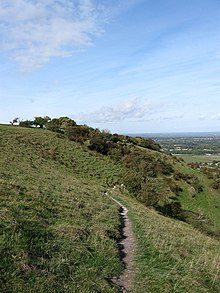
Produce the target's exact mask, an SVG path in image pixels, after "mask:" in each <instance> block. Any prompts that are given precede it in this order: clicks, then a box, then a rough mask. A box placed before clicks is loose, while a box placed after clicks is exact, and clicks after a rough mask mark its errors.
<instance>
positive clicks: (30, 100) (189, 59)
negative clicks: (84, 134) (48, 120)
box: [0, 0, 220, 133]
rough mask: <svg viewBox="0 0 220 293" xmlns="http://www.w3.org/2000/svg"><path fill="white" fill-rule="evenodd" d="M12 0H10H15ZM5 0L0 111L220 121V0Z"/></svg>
mask: <svg viewBox="0 0 220 293" xmlns="http://www.w3.org/2000/svg"><path fill="white" fill-rule="evenodd" d="M6 2H7V3H6ZM6 2H5V1H3V2H0V33H1V35H2V38H1V40H0V78H1V79H0V80H1V81H0V105H1V107H0V120H1V121H2V122H3V123H9V121H10V120H12V119H13V118H15V117H20V118H21V119H22V120H26V119H32V118H33V117H34V116H47V115H48V116H50V117H59V116H68V117H71V118H72V119H74V120H75V121H76V122H77V124H88V125H91V126H92V127H94V128H99V129H109V130H110V131H111V132H112V133H113V132H117V133H125V132H130V133H132V132H135V133H177V132H178V133H183V132H218V131H219V130H220V110H219V109H220V99H219V94H220V82H219V67H220V50H219V44H220V36H219V27H220V21H219V15H220V2H219V1H218V0H209V1H207V0H194V1H190V0H186V1H184V3H183V1H178V2H177V1H174V0H167V1H163V0H157V1H153V0H148V1H146V0H128V1H126V3H125V2H124V1H122V0H118V1H116V0H113V1H111V2H108V1H106V0H66V1H65V3H62V1H54V0H19V1H12V0H8V1H6Z"/></svg>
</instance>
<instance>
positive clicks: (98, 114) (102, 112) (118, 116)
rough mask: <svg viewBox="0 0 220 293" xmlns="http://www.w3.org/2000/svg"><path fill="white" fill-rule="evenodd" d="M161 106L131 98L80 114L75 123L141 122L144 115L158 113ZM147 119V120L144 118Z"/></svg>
mask: <svg viewBox="0 0 220 293" xmlns="http://www.w3.org/2000/svg"><path fill="white" fill-rule="evenodd" d="M161 107H162V105H152V104H150V103H147V102H146V101H144V100H143V99H140V98H132V99H129V100H126V101H124V102H123V103H120V104H116V105H113V106H109V107H102V108H100V109H98V110H97V111H94V112H91V113H88V114H87V113H80V114H79V115H78V117H76V121H79V122H81V123H82V122H83V123H89V122H90V123H91V122H93V123H106V122H107V123H113V122H114V123H115V122H121V121H124V120H127V119H134V120H135V121H141V120H142V119H144V118H145V117H146V115H151V114H153V113H154V112H157V111H159V109H160V108H161ZM145 119H147V118H145Z"/></svg>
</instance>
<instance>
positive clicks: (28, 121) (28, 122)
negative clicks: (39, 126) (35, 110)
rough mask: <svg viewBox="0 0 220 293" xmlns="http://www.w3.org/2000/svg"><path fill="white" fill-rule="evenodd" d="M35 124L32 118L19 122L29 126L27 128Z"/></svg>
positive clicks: (21, 124) (20, 124)
mask: <svg viewBox="0 0 220 293" xmlns="http://www.w3.org/2000/svg"><path fill="white" fill-rule="evenodd" d="M33 124H34V121H31V120H25V121H20V122H19V126H21V127H27V128H30V127H32V125H33Z"/></svg>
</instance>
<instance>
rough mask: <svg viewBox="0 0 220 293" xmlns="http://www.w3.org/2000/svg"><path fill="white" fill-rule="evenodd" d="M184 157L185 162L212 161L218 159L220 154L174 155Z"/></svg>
mask: <svg viewBox="0 0 220 293" xmlns="http://www.w3.org/2000/svg"><path fill="white" fill-rule="evenodd" d="M175 156H177V157H181V158H183V159H184V161H185V162H186V163H196V162H198V163H212V162H213V161H220V156H217V155H215V156H214V155H209V156H207V155H175Z"/></svg>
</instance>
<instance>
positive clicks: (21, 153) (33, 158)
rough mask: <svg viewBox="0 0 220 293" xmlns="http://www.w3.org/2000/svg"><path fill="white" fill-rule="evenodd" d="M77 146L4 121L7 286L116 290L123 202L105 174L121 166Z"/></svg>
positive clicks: (1, 264)
mask: <svg viewBox="0 0 220 293" xmlns="http://www.w3.org/2000/svg"><path fill="white" fill-rule="evenodd" d="M79 148H80V146H79V145H77V144H75V143H70V142H68V141H67V140H65V139H60V138H57V137H56V134H54V133H50V132H47V131H40V130H29V129H21V128H11V127H1V128H0V152H1V156H0V201H1V209H0V218H1V226H0V227H1V230H0V231H1V237H0V249H1V259H0V268H1V283H0V291H1V292H83V293H85V292H117V289H116V288H113V287H112V286H110V285H109V283H108V280H107V279H108V278H109V277H111V276H117V275H118V274H119V273H120V272H121V270H122V265H121V263H120V261H119V259H118V251H117V247H116V244H115V241H114V240H113V239H114V238H115V237H118V210H117V207H115V205H114V204H113V203H112V202H111V201H109V199H107V198H105V197H103V193H104V189H103V187H102V184H101V180H100V176H101V175H100V174H104V176H103V177H102V178H108V179H109V180H111V178H114V176H115V174H114V173H117V172H118V170H117V166H115V165H113V164H111V163H110V162H108V160H107V159H106V158H99V160H97V159H96V156H95V155H94V154H92V153H89V152H84V151H83V149H81V150H80V149H79ZM98 179H99V180H98ZM98 182H99V183H98Z"/></svg>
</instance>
